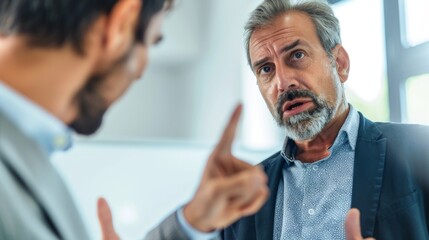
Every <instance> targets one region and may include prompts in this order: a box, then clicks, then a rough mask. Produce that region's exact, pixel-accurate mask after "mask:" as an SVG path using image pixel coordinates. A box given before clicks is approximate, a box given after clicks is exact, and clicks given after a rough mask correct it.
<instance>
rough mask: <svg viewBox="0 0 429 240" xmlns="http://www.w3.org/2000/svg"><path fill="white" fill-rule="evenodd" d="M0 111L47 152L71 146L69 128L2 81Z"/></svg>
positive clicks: (0, 82) (0, 86) (50, 152)
mask: <svg viewBox="0 0 429 240" xmlns="http://www.w3.org/2000/svg"><path fill="white" fill-rule="evenodd" d="M0 112H2V113H3V114H4V115H5V116H6V117H7V118H9V120H10V121H12V122H13V123H14V124H15V125H16V126H17V127H18V129H20V130H21V131H22V132H23V133H24V134H25V135H26V136H27V137H29V138H31V139H33V140H34V141H36V142H37V143H38V144H39V145H40V146H41V147H42V148H43V149H44V150H45V151H46V152H47V153H48V154H52V153H53V152H54V151H57V150H66V149H68V148H70V147H71V144H72V141H71V130H70V129H69V128H68V127H67V126H66V125H65V124H64V123H63V122H61V121H60V120H59V119H58V118H56V117H54V116H53V115H52V114H50V113H48V112H47V111H46V110H44V109H43V108H41V107H40V106H38V105H36V104H35V103H33V102H32V101H30V100H29V99H27V98H25V97H24V96H23V95H21V94H20V93H18V92H16V91H15V90H13V89H12V88H10V87H8V86H7V85H6V84H4V83H3V82H2V81H0Z"/></svg>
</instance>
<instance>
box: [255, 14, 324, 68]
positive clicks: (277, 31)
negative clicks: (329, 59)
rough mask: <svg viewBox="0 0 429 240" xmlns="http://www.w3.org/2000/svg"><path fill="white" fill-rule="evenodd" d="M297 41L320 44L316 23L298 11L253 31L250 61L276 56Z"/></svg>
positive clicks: (283, 15)
mask: <svg viewBox="0 0 429 240" xmlns="http://www.w3.org/2000/svg"><path fill="white" fill-rule="evenodd" d="M297 40H301V41H304V42H309V43H314V44H316V43H319V44H320V41H319V38H318V36H317V32H316V28H315V26H314V23H313V21H312V20H311V18H310V17H309V16H308V15H307V14H305V13H302V12H298V11H291V12H287V13H284V14H282V15H280V16H278V17H276V18H275V19H274V20H273V21H272V22H270V23H269V24H267V25H265V26H263V27H260V28H257V29H255V30H254V31H253V34H252V35H251V37H250V41H249V56H250V60H251V61H252V62H253V61H254V60H255V57H256V58H258V57H260V56H258V55H261V54H262V55H265V54H268V53H271V54H274V53H275V51H278V50H280V48H283V47H284V46H285V45H288V44H292V43H293V42H295V41H297Z"/></svg>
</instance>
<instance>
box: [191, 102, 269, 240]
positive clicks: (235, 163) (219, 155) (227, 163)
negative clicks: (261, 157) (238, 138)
mask: <svg viewBox="0 0 429 240" xmlns="http://www.w3.org/2000/svg"><path fill="white" fill-rule="evenodd" d="M241 110H242V106H241V105H239V106H237V108H236V109H235V111H234V113H233V114H232V116H231V119H230V121H229V123H228V124H227V126H226V128H225V130H224V132H223V135H222V137H221V139H220V141H219V142H218V144H217V146H216V147H215V149H214V150H213V152H212V153H211V155H210V157H209V159H208V161H207V164H206V166H205V169H204V173H203V176H202V179H201V183H200V185H199V187H198V190H197V192H196V193H195V195H194V197H193V199H192V200H191V201H190V202H189V203H188V204H187V205H186V206H185V208H184V215H185V218H186V220H187V221H188V222H189V223H190V224H191V225H192V226H193V227H194V228H196V229H198V230H200V231H203V232H209V231H213V230H215V229H220V228H224V227H226V226H228V225H230V224H232V223H233V222H235V221H236V220H238V219H239V218H241V217H243V216H247V215H250V214H253V213H255V212H257V211H258V210H259V209H260V208H261V207H262V205H263V204H264V203H265V201H266V199H267V197H268V187H267V185H266V183H267V177H266V175H265V173H264V172H263V171H262V169H260V168H259V167H255V166H252V165H250V164H248V163H246V162H243V161H241V160H239V159H237V158H236V157H234V156H233V155H232V153H231V148H232V143H233V141H234V136H235V132H236V129H237V125H238V121H239V119H240V114H241Z"/></svg>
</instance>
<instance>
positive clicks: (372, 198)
mask: <svg viewBox="0 0 429 240" xmlns="http://www.w3.org/2000/svg"><path fill="white" fill-rule="evenodd" d="M359 115H360V125H359V133H358V139H357V143H356V152H355V163H354V170H353V190H352V204H351V207H352V208H357V209H359V210H360V212H361V219H360V222H361V231H362V234H363V236H364V237H369V236H372V235H373V233H374V227H375V219H376V213H377V210H378V205H379V199H380V192H381V185H382V180H383V171H384V162H385V154H386V143H387V139H386V138H382V137H381V132H380V131H379V130H378V129H377V128H376V126H375V124H374V123H373V122H371V121H369V120H367V119H365V118H364V117H363V116H362V114H359Z"/></svg>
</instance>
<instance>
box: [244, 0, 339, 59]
mask: <svg viewBox="0 0 429 240" xmlns="http://www.w3.org/2000/svg"><path fill="white" fill-rule="evenodd" d="M290 11H299V12H303V13H305V14H307V15H308V16H309V17H310V18H311V20H312V21H313V23H314V25H315V27H316V31H317V35H318V37H319V40H320V42H321V44H322V46H323V48H324V49H325V52H326V53H327V54H328V56H329V57H331V58H332V49H333V48H334V47H335V46H336V45H337V44H341V37H340V24H339V21H338V19H337V18H336V17H335V15H334V12H333V10H332V8H331V7H330V6H329V4H328V3H327V2H326V1H324V0H301V1H297V2H295V3H292V2H291V0H264V2H263V3H261V4H260V5H259V6H258V7H257V8H256V9H255V10H253V12H252V13H251V14H250V18H249V20H248V21H247V23H246V26H245V27H244V31H245V32H244V42H245V47H246V52H247V61H248V63H249V65H250V66H252V65H251V64H252V63H251V60H250V54H249V44H250V38H251V37H252V34H253V32H254V31H255V30H257V29H260V28H263V27H265V26H267V25H269V24H270V23H272V22H273V21H274V19H275V18H276V17H278V16H280V15H282V14H285V13H287V12H290Z"/></svg>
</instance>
